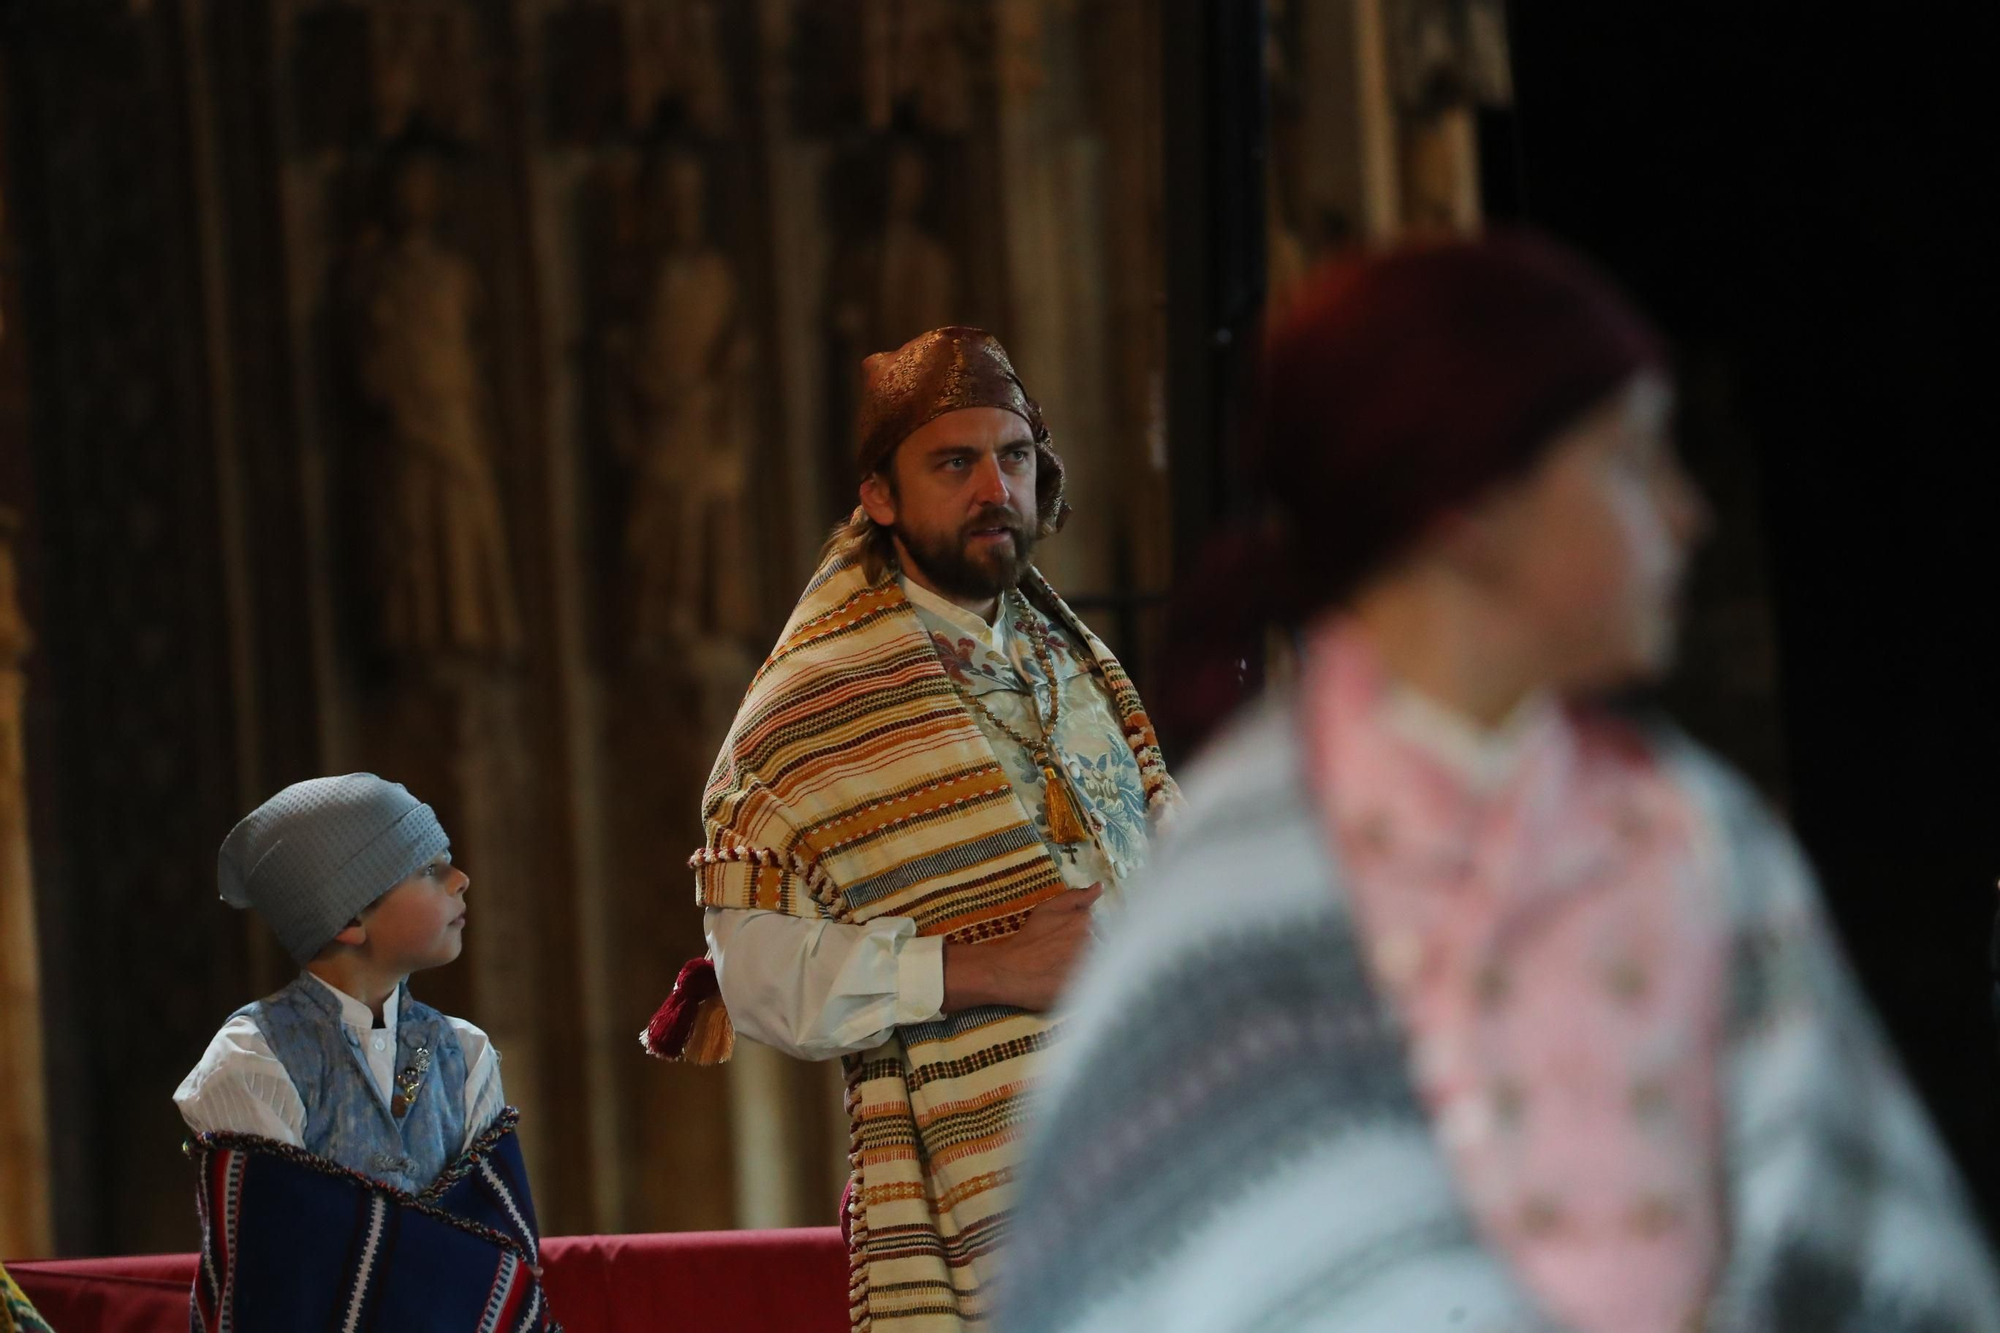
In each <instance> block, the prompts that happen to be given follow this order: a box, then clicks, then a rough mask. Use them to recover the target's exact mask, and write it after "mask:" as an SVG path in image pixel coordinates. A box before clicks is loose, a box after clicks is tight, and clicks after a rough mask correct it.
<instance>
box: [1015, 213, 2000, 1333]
mask: <svg viewBox="0 0 2000 1333" xmlns="http://www.w3.org/2000/svg"><path fill="white" fill-rule="evenodd" d="M1260 393H1261V401H1260V406H1259V418H1258V429H1256V430H1255V431H1253V432H1252V436H1251V445H1252V448H1253V449H1254V450H1255V455H1254V457H1253V458H1252V460H1251V466H1252V469H1253V473H1254V475H1255V476H1256V478H1257V481H1258V483H1259V486H1260V488H1261V490H1262V493H1263V494H1264V496H1265V497H1266V499H1267V500H1268V504H1269V510H1270V513H1269V521H1268V524H1267V525H1266V526H1264V527H1262V528H1261V529H1260V532H1259V536H1258V538H1257V540H1255V541H1253V542H1243V541H1237V542H1235V543H1233V544H1232V545H1231V547H1230V549H1231V550H1233V551H1234V552H1235V556H1234V559H1233V563H1232V567H1231V568H1229V569H1226V570H1224V569H1211V570H1209V571H1206V572H1205V575H1204V578H1205V582H1204V584H1203V586H1204V587H1208V588H1233V589H1236V590H1238V592H1239V596H1241V597H1243V598H1245V599H1247V598H1249V597H1250V596H1251V595H1252V594H1253V593H1258V594H1261V595H1263V596H1265V597H1266V599H1267V600H1265V601H1263V602H1261V603H1250V602H1248V601H1247V600H1246V601H1245V602H1243V603H1242V604H1240V605H1239V606H1237V607H1235V608H1233V609H1232V610H1231V611H1230V612H1229V613H1227V614H1218V615H1216V616H1214V617H1212V621H1211V625H1210V630H1211V632H1212V634H1213V636H1214V639H1213V644H1212V647H1213V650H1214V651H1217V652H1227V651H1228V648H1229V645H1232V644H1234V643H1236V642H1239V641H1240V636H1239V635H1238V634H1237V633H1236V631H1238V630H1243V629H1245V628H1246V627H1248V626H1250V625H1252V624H1254V623H1258V622H1259V620H1260V618H1261V617H1262V616H1264V615H1274V616H1276V617H1277V618H1279V619H1281V620H1283V621H1285V622H1286V623H1289V624H1291V625H1293V626H1294V627H1296V628H1297V630H1298V632H1299V640H1300V643H1301V645H1302V650H1303V652H1302V661H1301V664H1300V670H1299V679H1298V684H1297V686H1296V688H1295V689H1292V690H1290V691H1288V692H1286V693H1283V694H1281V695H1278V696H1275V697H1271V698H1268V699H1266V700H1265V701H1263V702H1261V703H1259V704H1258V705H1256V706H1255V707H1254V708H1252V709H1250V710H1249V711H1248V712H1247V713H1246V714H1244V715H1242V716H1239V717H1238V718H1236V719H1235V720H1234V721H1232V722H1231V723H1230V725H1229V726H1228V727H1227V728H1226V729H1225V730H1224V731H1223V732H1222V733H1220V735H1219V736H1218V738H1217V740H1216V741H1215V742H1214V744H1213V745H1212V747H1211V748H1210V750H1209V751H1208V752H1207V754H1206V755H1205V756H1204V758H1203V759H1202V761H1201V762H1200V763H1199V764H1198V765H1197V766H1196V768H1195V770H1194V773H1195V776H1193V777H1192V778H1191V779H1190V780H1189V781H1188V783H1187V792H1188V801H1189V807H1188V811H1187V814H1186V815H1185V817H1184V818H1183V820H1182V821H1181V823H1180V825H1179V826H1178V827H1177V828H1176V830H1175V831H1174V833H1173V834H1172V835H1170V836H1169V837H1168V838H1167V839H1166V840H1165V842H1164V843H1163V844H1162V846H1161V848H1160V850H1159V852H1158V854H1157V855H1156V857H1155V860H1154V863H1153V869H1152V870H1151V871H1150V872H1149V876H1148V878H1147V882H1146V886H1145V891H1144V892H1143V893H1139V894H1135V895H1134V898H1133V904H1134V906H1133V911H1132V915H1131V917H1130V919H1129V920H1128V921H1127V923H1126V925H1125V928H1124V929H1123V930H1122V931H1121V932H1120V934H1119V935H1118V936H1117V937H1116V938H1115V939H1113V940H1112V941H1110V942H1109V943H1108V944H1107V945H1106V946H1105V947H1104V949H1103V950H1102V952H1101V953H1099V954H1098V955H1097V956H1096V957H1094V958H1093V959H1092V960H1091V961H1090V962H1089V963H1088V964H1087V965H1086V967H1085V969H1084V971H1083V972H1082V973H1081V975H1080V977H1079V980H1078V983H1077V985H1076V987H1075V988H1074V989H1073V990H1072V991H1071V992H1070V993H1069V994H1068V996H1067V997H1066V999H1065V1001H1064V1005H1063V1010H1064V1016H1065V1017H1066V1018H1067V1025H1068V1027H1069V1032H1070V1035H1069V1039H1068V1040H1067V1041H1066V1042H1065V1044H1064V1046H1063V1048H1062V1050H1061V1052H1060V1054H1059V1055H1058V1057H1057V1058H1056V1061H1055V1063H1054V1065H1053V1067H1052V1068H1051V1070H1050V1072H1049V1078H1048V1082H1047V1083H1046V1084H1045V1085H1044V1093H1043V1098H1044V1099H1043V1100H1042V1101H1041V1102H1040V1103H1039V1119H1038V1124H1037V1128H1036V1131H1035V1133H1034V1136H1033V1146H1032V1147H1031V1149H1030V1152H1029V1154H1028V1164H1027V1167H1026V1174H1025V1177H1024V1180H1023V1183H1022V1187H1021V1188H1022V1196H1021V1197H1022V1205H1021V1208H1020V1211H1019V1212H1018V1214H1017V1217H1016V1229H1015V1233H1014V1239H1013V1242H1012V1247H1011V1249H1010V1251H1009V1261H1010V1269H1009V1272H1008V1274H1007V1277H1006V1281H1005V1284H1004V1295H1003V1302H1002V1309H1001V1314H1000V1318H999V1320H998V1321H997V1326H998V1327H999V1328H1000V1329H1002V1330H1003V1333H1055V1331H1057V1330H1063V1331H1064V1333H1084V1331H1085V1330H1107V1331H1108V1330H1113V1329H1134V1328H1142V1329H1145V1330H1147V1333H1173V1331H1174V1330H1191V1331H1192V1330H1200V1331H1201V1333H1227V1330H1237V1329H1243V1330H1247V1329H1273V1330H1275V1329H1284V1330H1312V1329H1327V1330H1334V1329H1338V1330H1340V1331H1341V1333H1428V1331H1429V1330H1461V1329H1462V1330H1468V1331H1471V1330H1476V1331H1478V1333H1498V1331H1501V1330H1504V1331H1505V1333H1517V1331H1519V1330H1537V1331H1539V1330H1554V1329H1567V1330H1580V1331H1583V1333H1685V1331H1687V1330H1698V1329H1699V1330H1716V1331H1719V1330H1730V1331H1739V1330H1740V1331H1742V1333H1749V1331H1751V1330H1756V1331H1757V1333H1766V1331H1769V1333H1779V1331H1782V1333H1805V1331H1806V1330H1812V1331H1813V1333H1821V1331H1826V1333H1831V1331H1832V1330H1857V1331H1859V1330H1867V1331H1868V1333H1917V1331H1918V1330H1923V1331H1924V1333H1945V1330H1953V1331H1954V1333H1975V1331H1978V1330H1996V1329H2000V1286H1996V1281H1995V1274H1994V1270H1993V1267H1992V1263H1991V1257H1990V1255H1989V1253H1988V1251H1987V1249H1986V1247H1985V1244H1984V1242H1983V1239H1982V1237H1981V1235H1980V1232H1979V1230H1978V1228H1977V1226H1976V1224H1975V1223H1974V1222H1973V1220H1972V1218H1971V1216H1970V1214H1969V1211H1968V1207H1967V1203H1966V1199H1965V1196H1964V1194H1963V1191H1962V1189H1961V1186H1960V1183H1959V1181H1958V1180H1957V1178H1956V1176H1955V1173H1954V1171H1953V1169H1952V1167H1951V1166H1950V1164H1949V1163H1948V1161H1947V1159H1946V1158H1945V1156H1944V1155H1943V1153H1942V1152H1941V1150H1940V1148H1939V1145H1938V1143H1937V1141H1936V1139H1935V1137H1934V1135H1933V1132H1932V1129H1931V1127H1930V1125H1929V1124H1928V1123H1927V1121H1926V1119H1925V1117H1924V1115H1923V1114H1922V1112H1921V1110H1920V1109H1919V1107H1918V1104H1917V1103H1916V1101H1915V1100H1914V1098H1913V1097H1912V1095H1911V1092H1910V1090H1909V1088H1908V1087H1907V1086H1906V1084H1905V1082H1904V1079H1903V1076H1902V1074H1901V1072H1900V1071H1899V1070H1898V1068H1897V1066H1896V1063H1895V1060H1894V1057H1893V1055H1892V1053H1891V1052H1890V1050H1889V1048H1888V1047H1887V1045H1886V1044H1885V1042H1884V1039H1883V1037H1882V1034H1881V1033H1880V1031H1879V1030H1878V1028H1877V1025H1876V1022H1875V1019H1874V1017H1873V1015H1872V1014H1871V1013H1870V1011H1869V1008H1868V1006H1867V1004H1866V1002H1865V1001H1864V1000H1863V998H1862V997H1861V995H1860V994H1859V992H1858V990H1857V989H1856V986H1855V984H1854V981H1853V979H1852V978H1851V976H1850V975H1849V972H1848V970H1847V967H1846V965H1845V963H1844V962H1843V960H1842V958H1841V956H1840V954H1839V951H1838V949H1837V947H1836V944H1835V941H1834V939H1833V936H1832V933H1831V931H1830V928H1829V926H1828V924H1827V921H1826V918H1825V916H1824V913H1823V911H1822V908H1821V904H1820V900H1819V894H1818V891H1817V889H1816V887H1815V885H1814V881H1813V876H1812V872H1811V870H1810V869H1809V868H1808V866H1807V865H1806V863H1805V861H1804V859H1803V857H1802V856H1801V855H1800V852H1799V849H1798V847H1797V846H1796V844H1795V843H1794V841H1793V839H1792V837H1791V835H1790V834H1789V833H1788V832H1787V831H1786V830H1785V828H1784V827H1783V826H1782V825H1781V824H1779V823H1778V822H1777V820H1776V819H1774V818H1773V816H1772V815H1771V814H1770V813H1769V812H1768V811H1767V810H1766V808H1765V807H1764V805H1763V803H1762V802H1761V801H1760V800H1759V799H1758V798H1757V797H1756V796H1755V795H1754V794H1753V793H1752V792H1751V791H1750V790H1749V788H1748V787H1747V786H1746V785H1745V784H1744V783H1743V782H1742V780H1741V779H1739V778H1738V777H1737V776H1736V775H1735V774H1734V773H1732V772H1730V771H1729V770H1728V769H1726V768H1725V767H1724V766H1723V765H1721V764H1720V763H1719V762H1717V761H1716V760H1715V759H1714V758H1713V757H1711V756H1710V755H1708V754H1706V753H1704V752H1703V751H1701V750H1700V749H1699V748H1697V747H1696V746H1694V745H1693V744H1692V743H1691V742H1689V741H1688V740H1686V739H1685V738H1683V737H1681V736H1679V735H1677V734H1674V733H1673V732H1671V731H1667V730H1662V729H1660V728H1657V727H1651V726H1642V725H1640V724H1638V723H1636V722H1634V721H1631V720H1628V719H1627V718H1625V717H1622V716H1620V715H1618V714H1617V713H1615V712H1613V711H1612V710H1610V709H1609V708H1608V707H1606V706H1605V705H1604V704H1602V703H1601V702H1598V700H1599V699H1600V698H1602V697H1603V696H1604V695H1606V694H1607V693H1609V692H1611V691H1614V690H1616V689H1618V688H1620V687H1622V686H1628V685H1631V684H1634V683H1638V682H1643V681H1646V680H1649V679H1652V678H1654V677H1656V676H1658V675H1659V674H1660V673H1662V672H1663V671H1664V670H1665V668H1666V667H1667V665H1668V662H1669V659H1670V657H1671V652H1672V644H1673V638H1674V619H1675V617H1674V607H1675V600H1676V594H1677V587H1678V584H1679V580H1680V575H1681V572H1682V569H1683V566H1684V564H1685V562H1686V559H1687V556H1688V552H1689V550H1690V548H1691V547H1692V545H1693V544H1694V543H1695V542H1696V541H1697V540H1698V539H1699V537H1700V535H1701V530H1702V528H1703V526H1704V525H1705V523H1706V521H1707V519H1706V514H1705V512H1704V509H1703V506H1702V502H1701V500H1700V498H1699V496H1698V495H1697V494H1696V493H1695V491H1694V489H1693V487H1692V486H1691V484H1690V482H1689V481H1688V479H1687V478H1686V476H1685V475H1684V474H1683V473H1682V471H1681V468H1680V465H1679V464H1678V462H1677V461H1676V458H1675V455H1674V451H1673V448H1672V445H1671V442H1670V439H1669V435H1668V418H1669V415H1670V407H1671V402H1672V387H1671V380H1670V377H1669V373H1668V370H1667V368H1666V361H1665V357H1664V354H1663V352H1662V349H1661V345H1660V340H1659V338H1658V336H1657V335H1656V333H1655V332H1654V330H1653V329H1652V328H1651V327H1650V326H1649V325H1648V324H1647V323H1646V322H1645V320H1644V319H1643V318H1642V317H1641V316H1640V315H1639V314H1638V313H1637V312H1635V311H1634V310H1633V309H1632V308H1631V307H1630V306H1629V305H1627V303H1626V302H1625V300H1624V299H1623V298H1622V297H1621V296H1620V295H1618V294H1617V293H1616V292H1615V291H1614V290H1613V289H1612V288H1611V287H1610V286H1608V285H1607V283H1606V282H1605V280H1604V279H1603V278H1601V277H1600V276H1599V275H1597V274H1596V273H1595V272H1594V271H1593V270H1592V269H1590V268H1589V267H1588V266H1586V265H1585V264H1584V263H1582V262H1581V261H1580V260H1578V259H1577V258H1576V257H1574V256H1572V255H1570V254H1568V253H1566V252H1564V251H1562V250H1560V249H1558V248H1557V247H1555V246H1553V245H1551V244H1550V243H1548V242H1546V241H1542V240H1539V239H1536V238H1534V237H1531V236H1500V237H1493V238H1489V239H1484V240H1478V241H1458V242H1450V243H1442V244H1435V245H1431V246H1426V247H1422V248H1412V249H1406V250H1402V251H1397V252H1391V253H1387V254H1384V255H1380V256H1377V257H1374V258H1369V259H1361V260H1353V261H1349V262H1348V263H1346V264H1345V265H1343V266H1341V267H1338V268H1335V269H1332V270H1329V271H1327V272H1326V273H1324V274H1323V275H1320V276H1319V277H1318V278H1317V279H1316V280H1315V283H1314V286H1313V287H1312V289H1311V290H1310V291H1309V292H1308V293H1306V294H1305V295H1304V296H1302V297H1301V299H1300V301H1299V303H1298V306H1297V308H1296V309H1295V310H1294V312H1293V313H1292V314H1291V315H1290V317H1289V319H1288V320H1287V322H1286V323H1285V324H1284V325H1283V326H1282V327H1281V329H1279V330H1278V331H1277V332H1276V333H1275V335H1274V337H1273V341H1272V344H1271V346H1270V349H1269V352H1268V355H1267V357H1266V359H1265V365H1264V376H1263V381H1262V384H1261V386H1260ZM1211 605H1213V606H1215V607H1217V608H1218V609H1220V608H1223V607H1227V606H1228V605H1229V604H1228V603H1226V602H1223V601H1220V600H1217V601H1214V602H1212V603H1211Z"/></svg>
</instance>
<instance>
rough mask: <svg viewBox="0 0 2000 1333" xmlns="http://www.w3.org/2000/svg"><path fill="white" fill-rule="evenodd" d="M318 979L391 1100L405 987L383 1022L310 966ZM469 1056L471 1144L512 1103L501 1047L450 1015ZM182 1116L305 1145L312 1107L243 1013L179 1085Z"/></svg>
mask: <svg viewBox="0 0 2000 1333" xmlns="http://www.w3.org/2000/svg"><path fill="white" fill-rule="evenodd" d="M305 975H306V976H308V977H312V980H313V982H314V984H316V985H320V986H325V987H326V991H327V994H329V995H331V996H333V997H334V998H335V999H336V1000H338V1001H339V1002H340V1021H341V1025H342V1026H343V1027H345V1028H346V1029H347V1030H348V1031H349V1032H351V1033H352V1034H353V1035H354V1038H355V1040H357V1041H359V1042H360V1043H361V1053H362V1054H363V1055H365V1056H366V1057H367V1059H368V1072H369V1074H370V1075H371V1076H372V1077H373V1078H374V1080H375V1085H376V1086H377V1087H378V1088H380V1089H381V1090H382V1096H383V1099H384V1100H387V1099H389V1098H390V1097H392V1096H393V1095H394V1092H395V1076H396V1068H395V1066H396V1014H397V1010H398V1009H399V1008H400V1006H401V995H402V988H401V987H398V988H397V989H396V990H395V991H393V992H391V994H390V996H389V998H388V999H387V1000H385V1001H383V1002H382V1026H381V1027H379V1028H378V1027H376V1026H375V1013H374V1011H373V1010H371V1009H370V1008H369V1007H368V1006H367V1005H365V1004H363V1003H362V1002H361V1001H359V1000H357V999H355V998H354V997H353V996H352V995H349V994H348V993H347V992H345V991H343V990H341V989H339V988H338V987H335V986H332V985H329V984H328V983H327V982H325V981H322V980H321V979H320V978H318V977H316V976H313V974H312V973H310V972H308V973H306V974H305ZM446 1020H447V1021H448V1022H449V1023H450V1024H451V1026H452V1031H453V1033H454V1034H455V1035H456V1036H457V1037H458V1048H459V1050H460V1051H461V1052H462V1053H463V1054H464V1056H465V1071H466V1072H465V1144H464V1145H463V1146H470V1145H471V1143H472V1141H473V1140H474V1139H476V1138H478V1137H479V1136H480V1135H481V1134H482V1133H484V1132H485V1130H486V1128H487V1126H489V1125H491V1124H492V1123H493V1119H494V1117H495V1116H497V1115H499V1114H500V1110H501V1108H502V1107H503V1106H505V1105H506V1095H505V1094H504V1093H503V1092H502V1091H501V1088H500V1052H499V1051H498V1050H497V1049H496V1048H495V1047H494V1045H493V1043H492V1042H491V1041H490V1040H488V1038H487V1036H486V1034H485V1033H484V1032H481V1031H480V1030H479V1029H478V1028H476V1027H474V1026H472V1024H470V1023H468V1022H466V1021H465V1020H463V1019H459V1018H451V1017H450V1016H449V1015H447V1016H446ZM174 1105H175V1106H177V1107H179V1108H180V1113H181V1119H183V1120H185V1121H187V1123H188V1128H189V1129H192V1130H193V1131H194V1132H195V1133H197V1134H208V1133H232V1134H259V1135H262V1136H263V1137H264V1138H267V1139H275V1140H277V1141H278V1142H279V1143H289V1144H291V1145H292V1146H293V1147H304V1146H305V1125H306V1108H305V1103H304V1101H302V1100H301V1099H300V1097H299V1090H298V1088H297V1087H296V1086H295V1085H294V1084H293V1083H292V1076H291V1075H290V1074H288V1073H286V1072H285V1066H284V1063H283V1062H282V1061H280V1060H279V1059H278V1057H277V1056H275V1055H273V1054H272V1053H271V1045H270V1043H269V1042H267V1041H265V1040H264V1034H263V1033H262V1032H261V1031H259V1030H258V1027H257V1023H256V1020H255V1019H252V1018H250V1017H249V1016H248V1015H239V1016H237V1017H235V1018H232V1019H230V1020H229V1021H228V1022H227V1023H224V1024H223V1025H222V1030H221V1031H220V1032H218V1033H216V1034H215V1038H214V1040H212V1041H210V1042H209V1043H208V1049H207V1050H206V1051H204V1052H203V1053H202V1057H201V1059H200V1060H199V1061H197V1062H196V1064H195V1067H194V1068H193V1069H192V1070H190V1071H189V1073H188V1076H187V1077H186V1078H184V1079H182V1080H181V1085H180V1086H179V1087H178V1088H176V1089H174Z"/></svg>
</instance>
